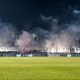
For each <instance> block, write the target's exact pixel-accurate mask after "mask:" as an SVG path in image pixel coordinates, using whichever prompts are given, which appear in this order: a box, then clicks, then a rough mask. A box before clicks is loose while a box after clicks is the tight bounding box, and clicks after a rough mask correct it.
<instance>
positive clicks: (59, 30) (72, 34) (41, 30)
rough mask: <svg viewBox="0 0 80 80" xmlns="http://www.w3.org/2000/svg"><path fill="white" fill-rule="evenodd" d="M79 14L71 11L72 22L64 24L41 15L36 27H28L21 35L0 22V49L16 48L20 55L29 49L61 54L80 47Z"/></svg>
mask: <svg viewBox="0 0 80 80" xmlns="http://www.w3.org/2000/svg"><path fill="white" fill-rule="evenodd" d="M79 13H80V11H79V10H73V13H72V14H73V17H74V20H72V21H71V22H70V23H65V24H59V19H58V18H53V17H52V16H48V17H46V16H44V15H41V16H40V22H39V23H37V24H38V25H35V26H36V27H33V25H30V26H29V27H26V29H25V30H22V32H21V34H17V33H18V30H16V29H15V28H16V27H14V26H13V25H12V24H11V23H2V22H0V47H2V46H5V47H13V46H14V47H18V49H19V51H21V52H22V53H24V52H26V51H27V50H30V49H45V50H47V51H51V52H63V51H65V50H64V49H65V48H73V47H80V46H79V40H80V23H79V22H80V19H79V17H80V15H79ZM76 14H78V15H76ZM75 16H76V17H75ZM75 18H76V21H75ZM35 24H36V23H35Z"/></svg>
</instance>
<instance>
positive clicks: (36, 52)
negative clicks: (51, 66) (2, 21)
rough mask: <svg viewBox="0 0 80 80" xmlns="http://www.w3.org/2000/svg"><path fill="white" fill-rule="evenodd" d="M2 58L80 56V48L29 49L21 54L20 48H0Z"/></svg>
mask: <svg viewBox="0 0 80 80" xmlns="http://www.w3.org/2000/svg"><path fill="white" fill-rule="evenodd" d="M0 56H5V57H10V56H17V57H21V56H24V57H26V56H80V48H63V49H54V48H50V49H48V50H46V49H27V48H26V50H24V52H21V51H20V50H19V48H18V47H0Z"/></svg>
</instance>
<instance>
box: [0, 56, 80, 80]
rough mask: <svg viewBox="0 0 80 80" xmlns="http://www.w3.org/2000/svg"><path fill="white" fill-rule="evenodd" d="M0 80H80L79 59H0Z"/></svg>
mask: <svg viewBox="0 0 80 80" xmlns="http://www.w3.org/2000/svg"><path fill="white" fill-rule="evenodd" d="M0 80H80V57H73V58H67V57H32V58H30V57H21V58H17V57H1V58H0Z"/></svg>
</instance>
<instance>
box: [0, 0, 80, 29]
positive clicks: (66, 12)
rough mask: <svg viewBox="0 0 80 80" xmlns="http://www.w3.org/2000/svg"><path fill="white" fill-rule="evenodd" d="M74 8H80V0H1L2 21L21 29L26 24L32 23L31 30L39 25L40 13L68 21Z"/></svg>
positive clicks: (0, 14) (63, 21)
mask: <svg viewBox="0 0 80 80" xmlns="http://www.w3.org/2000/svg"><path fill="white" fill-rule="evenodd" d="M73 9H78V10H80V1H79V0H0V18H1V21H4V22H11V23H12V24H14V25H16V28H18V29H19V30H22V29H25V27H24V25H25V24H30V25H31V27H30V28H29V29H30V30H31V29H33V28H35V27H38V26H39V25H40V23H41V20H40V15H44V16H46V17H49V16H52V17H54V18H58V19H59V22H60V23H67V22H69V21H70V20H71V19H72V14H71V13H72V12H71V11H72V10H73ZM41 27H42V28H44V29H48V28H47V27H45V26H41ZM29 29H28V30H29Z"/></svg>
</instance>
